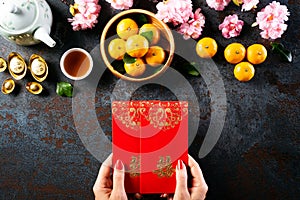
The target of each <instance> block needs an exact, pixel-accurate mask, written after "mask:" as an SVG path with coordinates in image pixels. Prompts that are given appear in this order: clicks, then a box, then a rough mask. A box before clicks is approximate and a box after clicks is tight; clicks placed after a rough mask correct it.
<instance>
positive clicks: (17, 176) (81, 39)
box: [0, 0, 300, 200]
mask: <svg viewBox="0 0 300 200" xmlns="http://www.w3.org/2000/svg"><path fill="white" fill-rule="evenodd" d="M47 2H48V3H49V4H50V6H51V8H52V12H53V15H54V24H53V27H52V32H51V35H52V36H53V38H54V39H55V40H56V41H57V45H56V46H55V47H54V48H52V49H51V48H48V47H46V46H45V45H44V44H39V45H35V46H31V47H22V46H16V45H14V44H12V43H9V42H7V41H5V40H4V39H2V38H1V39H0V56H1V57H5V58H6V57H7V56H8V54H9V53H10V52H11V51H16V52H19V53H20V54H21V55H22V56H24V58H25V59H27V60H28V59H29V57H30V55H31V54H32V53H37V54H40V55H42V56H43V57H44V58H45V59H46V60H47V62H48V65H49V68H50V72H49V77H48V78H47V80H46V81H45V82H43V86H44V87H45V89H46V90H45V91H44V92H43V94H42V95H38V96H34V95H32V94H30V93H28V92H27V91H26V89H25V84H26V82H28V81H30V80H32V78H31V77H30V76H29V75H27V76H26V78H25V79H23V80H21V81H17V89H16V91H15V92H14V94H12V95H3V94H0V199H92V198H93V193H92V186H93V184H94V181H95V178H96V176H97V173H98V169H99V166H100V163H99V161H98V160H97V159H96V158H95V157H93V156H92V155H91V154H90V152H89V151H88V150H87V149H86V148H85V147H84V145H83V143H82V141H81V140H80V138H79V137H78V134H77V130H76V127H75V125H74V119H73V112H72V99H71V98H63V97H60V96H57V95H56V93H55V87H56V82H57V81H68V82H72V81H70V80H68V79H67V78H66V77H64V76H63V74H62V73H61V71H60V69H59V59H60V56H61V55H62V53H63V52H64V51H65V50H67V49H69V48H71V47H82V48H85V49H86V50H88V51H92V50H93V49H94V48H95V47H97V45H98V43H99V39H100V35H101V32H102V30H103V27H104V25H105V24H106V23H107V22H108V20H109V19H110V18H111V17H112V16H114V15H115V14H116V13H118V11H115V10H113V9H111V8H110V7H109V4H108V3H106V2H105V1H104V0H102V1H100V4H101V6H102V11H101V15H100V18H99V23H98V24H97V26H96V27H95V28H94V29H93V30H87V31H78V32H74V31H72V29H71V26H70V24H69V23H68V22H67V18H68V17H70V14H69V13H68V6H67V5H65V4H64V3H62V1H59V0H48V1H47ZM69 2H70V1H69ZM268 2H270V1H266V0H262V1H261V3H260V4H259V5H258V8H257V10H260V9H261V8H262V7H264V6H265V5H267V4H268ZM280 2H281V3H283V4H285V5H287V6H288V9H289V11H290V12H291V16H290V20H289V21H288V25H289V27H288V30H287V31H286V32H285V33H284V35H283V36H282V38H281V39H278V40H277V41H278V42H282V43H283V44H284V45H285V46H286V47H287V48H288V49H290V50H291V51H292V54H293V56H294V59H293V62H292V63H286V62H283V61H282V60H281V59H280V58H279V57H278V56H277V55H276V54H273V53H272V52H271V51H270V45H269V42H270V41H267V40H264V39H261V37H260V36H259V30H258V28H257V27H256V28H251V24H252V22H253V21H254V20H255V13H256V11H257V10H256V11H250V12H243V13H241V12H240V9H239V8H237V7H235V6H234V5H233V4H232V3H231V4H230V5H229V6H228V7H227V8H226V9H225V10H224V11H223V12H217V11H214V10H212V9H210V8H208V6H207V4H206V2H205V1H194V8H197V7H198V6H200V7H201V8H202V10H203V13H204V15H205V16H206V18H207V20H206V25H205V29H204V32H203V36H210V37H213V38H215V39H216V40H217V42H218V45H219V51H218V53H217V55H216V56H215V58H214V61H215V63H216V65H217V66H218V69H219V71H220V73H221V75H222V79H223V81H224V86H225V91H226V97H227V115H226V120H225V124H224V129H223V131H222V135H221V137H220V139H219V140H218V143H217V144H216V146H215V147H214V149H213V150H212V151H211V152H210V153H209V154H208V155H207V156H206V157H205V158H203V159H199V158H197V156H198V152H199V149H200V146H201V144H202V141H203V138H204V136H205V134H206V131H207V129H208V126H209V123H210V119H211V112H212V111H211V108H210V103H211V102H210V91H209V90H208V89H207V86H206V84H205V82H204V80H203V79H202V77H191V76H187V75H185V76H186V78H187V80H188V81H189V82H190V84H191V85H192V87H193V89H194V90H195V93H196V95H197V97H198V100H199V107H200V111H201V113H200V123H199V128H198V131H197V136H196V137H195V139H194V140H193V143H192V145H191V146H190V149H189V153H190V154H191V155H192V156H193V157H194V158H196V160H197V161H198V162H199V164H200V166H201V168H202V170H203V173H204V176H205V179H206V181H207V183H208V186H209V192H208V196H207V199H230V200H232V199H299V198H300V180H299V179H300V168H299V166H300V163H299V154H300V137H299V132H300V122H299V121H300V88H299V87H300V71H299V70H300V57H299V54H300V42H299V40H300V28H299V27H300V16H299V13H300V2H299V1H297V0H289V1H287V0H281V1H280ZM155 4H156V3H154V2H153V1H150V0H140V1H135V4H134V7H135V8H143V9H147V10H150V11H153V12H156V10H155V9H156V8H155ZM232 13H237V14H238V15H239V17H240V18H241V19H243V20H244V21H245V26H244V30H243V31H242V34H241V35H240V36H239V37H237V38H233V39H224V38H223V37H222V36H221V32H220V31H219V30H218V25H219V23H220V22H221V21H222V19H223V18H224V17H225V16H226V15H228V14H232ZM236 41H237V42H241V43H243V44H244V45H245V46H249V45H250V44H253V43H262V44H264V45H265V46H266V47H267V49H268V52H269V55H268V58H267V60H266V61H265V62H264V63H263V64H261V65H259V66H256V75H255V76H254V78H253V80H251V81H250V82H248V83H240V82H238V81H237V80H235V78H234V77H233V74H232V71H233V65H230V64H228V63H226V62H225V60H224V58H223V54H222V52H223V50H224V48H225V46H226V45H227V44H229V43H232V42H236ZM176 42H178V43H179V41H176ZM181 47H182V46H180V45H177V46H176V48H178V49H180V48H181ZM189 51H190V52H194V47H189ZM99 57H100V55H99ZM176 64H177V63H176V60H175V61H174V63H173V64H172V66H174V67H178V66H177V65H176ZM101 67H103V65H101ZM6 77H9V74H8V72H7V71H6V72H4V73H1V74H0V81H1V82H2V81H3V80H4V79H5V78H6ZM117 81H118V79H117V78H115V77H114V76H113V75H112V74H111V73H110V72H109V71H107V70H106V71H105V72H104V75H103V76H102V77H101V79H100V81H99V83H98V87H97V90H96V94H95V112H96V115H97V118H98V120H99V123H100V125H101V127H102V128H103V131H104V133H105V134H106V135H108V136H110V135H111V134H110V132H111V126H110V120H111V116H110V114H111V113H110V102H111V94H112V91H113V89H114V86H115V84H116V83H117ZM178 87H179V88H180V84H178ZM123 92H124V94H123V95H126V94H127V95H128V93H127V91H126V89H124V91H123ZM121 95H122V94H121ZM184 95H185V92H184V91H183V94H182V96H183V97H184ZM132 99H160V100H174V99H176V97H175V96H174V95H173V93H172V92H171V91H169V90H168V89H166V88H164V87H162V86H159V85H151V84H149V85H145V86H143V87H141V88H139V89H138V90H137V91H136V92H135V93H134V95H133V96H132ZM153 198H154V197H149V199H153Z"/></svg>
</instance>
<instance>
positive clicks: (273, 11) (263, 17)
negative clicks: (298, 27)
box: [255, 1, 290, 39]
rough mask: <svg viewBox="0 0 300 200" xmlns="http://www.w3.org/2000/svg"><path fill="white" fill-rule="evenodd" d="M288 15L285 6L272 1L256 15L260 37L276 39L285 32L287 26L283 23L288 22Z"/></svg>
mask: <svg viewBox="0 0 300 200" xmlns="http://www.w3.org/2000/svg"><path fill="white" fill-rule="evenodd" d="M289 15H290V13H289V11H288V9H287V7H286V6H285V5H280V3H279V2H276V1H273V2H272V3H270V4H269V5H267V6H266V7H265V8H263V9H262V10H261V11H260V12H258V13H257V17H256V23H255V24H256V25H257V24H258V25H259V29H261V30H262V32H261V33H260V35H261V36H262V38H264V39H269V38H271V39H276V38H280V37H281V35H282V34H283V33H284V31H286V29H287V25H286V24H285V23H284V22H285V21H288V16H289Z"/></svg>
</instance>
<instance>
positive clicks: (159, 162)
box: [112, 101, 188, 194]
mask: <svg viewBox="0 0 300 200" xmlns="http://www.w3.org/2000/svg"><path fill="white" fill-rule="evenodd" d="M112 133H113V164H114V163H115V162H116V160H118V159H120V160H122V162H123V163H124V166H125V172H126V174H125V190H126V192H127V193H136V192H139V193H142V194H147V193H158V194H159V193H174V191H175V186H176V172H175V169H176V165H177V161H178V159H181V160H183V161H184V162H185V163H186V164H187V159H188V103H187V102H185V101H114V102H113V103H112Z"/></svg>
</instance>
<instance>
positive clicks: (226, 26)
mask: <svg viewBox="0 0 300 200" xmlns="http://www.w3.org/2000/svg"><path fill="white" fill-rule="evenodd" d="M243 25H244V22H243V21H242V20H239V19H238V16H237V15H236V14H234V15H228V16H227V17H225V19H224V21H223V23H222V24H220V25H219V30H222V35H223V36H224V37H225V38H231V37H236V36H238V35H240V33H241V31H242V28H243Z"/></svg>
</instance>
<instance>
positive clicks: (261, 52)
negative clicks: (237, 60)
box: [247, 44, 268, 65]
mask: <svg viewBox="0 0 300 200" xmlns="http://www.w3.org/2000/svg"><path fill="white" fill-rule="evenodd" d="M267 54H268V51H267V49H266V48H265V47H264V46H263V45H261V44H252V45H251V46H249V47H248V48H247V59H248V61H249V62H251V63H252V64H254V65H256V64H260V63H263V62H264V61H265V60H266V58H267Z"/></svg>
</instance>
